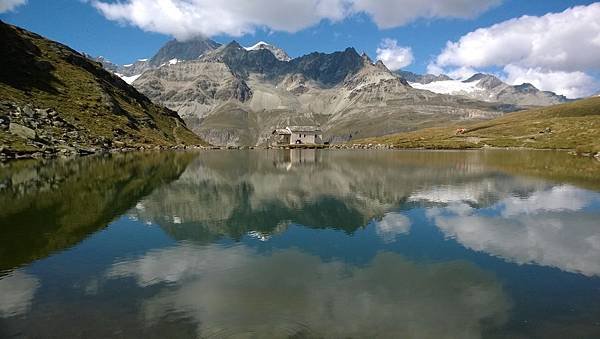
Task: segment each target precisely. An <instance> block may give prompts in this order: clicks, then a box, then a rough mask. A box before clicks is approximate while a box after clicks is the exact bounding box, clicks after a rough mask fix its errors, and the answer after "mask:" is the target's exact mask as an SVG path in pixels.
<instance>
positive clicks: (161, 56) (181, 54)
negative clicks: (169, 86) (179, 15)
mask: <svg viewBox="0 0 600 339" xmlns="http://www.w3.org/2000/svg"><path fill="white" fill-rule="evenodd" d="M219 46H221V44H219V43H218V42H215V41H213V40H210V39H206V38H202V37H198V38H195V39H191V40H187V41H178V40H171V41H169V42H167V43H166V44H165V45H164V46H163V47H162V48H161V49H160V50H159V51H158V52H157V53H156V54H155V55H154V56H153V57H152V58H151V59H150V61H149V66H150V67H160V66H161V65H164V64H166V63H168V62H169V61H170V60H173V59H177V60H195V59H198V58H200V57H201V56H202V55H203V54H204V53H206V52H209V51H212V50H214V49H217V48H219Z"/></svg>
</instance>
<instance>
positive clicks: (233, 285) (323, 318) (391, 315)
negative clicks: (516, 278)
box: [109, 244, 509, 338]
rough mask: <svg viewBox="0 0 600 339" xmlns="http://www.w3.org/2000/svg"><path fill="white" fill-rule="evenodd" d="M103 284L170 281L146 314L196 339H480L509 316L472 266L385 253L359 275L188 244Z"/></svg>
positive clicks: (278, 256)
mask: <svg viewBox="0 0 600 339" xmlns="http://www.w3.org/2000/svg"><path fill="white" fill-rule="evenodd" d="M173 266H178V267H179V269H178V270H175V271H174V270H173ZM109 276H112V277H115V276H119V277H125V276H131V277H134V278H136V279H137V281H138V283H139V284H140V285H142V286H147V285H149V284H152V283H158V282H159V281H164V282H169V283H172V282H177V283H176V284H175V286H174V287H173V288H170V289H168V290H165V291H164V292H162V293H160V294H159V295H157V296H156V297H154V298H152V299H149V300H147V301H146V302H145V304H144V307H143V311H144V316H145V318H146V320H147V321H148V322H150V323H154V322H159V321H160V320H161V319H164V317H165V316H168V315H169V314H172V313H177V314H179V315H183V316H185V317H186V318H188V319H194V320H195V321H196V323H197V324H198V332H199V333H198V335H199V336H210V335H218V336H219V337H222V336H223V337H228V336H235V335H240V334H242V333H245V334H247V333H252V334H253V335H254V336H258V337H288V336H294V335H298V336H310V337H312V336H315V337H370V336H380V337H418V338H440V337H461V338H477V337H480V336H481V332H482V331H483V330H484V328H483V327H484V326H491V327H493V326H499V325H500V324H502V323H503V322H504V321H505V320H506V316H507V313H508V309H509V305H508V302H507V299H506V296H505V294H504V293H503V291H502V289H501V286H500V285H499V284H498V283H497V282H496V281H495V280H494V279H493V278H492V277H491V276H489V275H487V274H485V273H484V272H483V271H481V270H480V269H478V268H477V267H475V266H473V265H471V264H469V263H466V262H450V263H439V264H431V265H424V266H423V265H415V264H413V263H411V262H409V261H406V260H405V259H404V258H402V257H400V256H398V255H395V254H391V253H382V254H379V255H378V256H377V257H375V258H374V259H373V261H372V262H371V263H370V264H369V265H368V266H365V267H362V266H354V265H349V264H344V263H342V262H339V261H333V262H323V261H321V259H320V258H318V257H315V256H312V255H308V254H304V253H301V252H298V251H295V250H283V251H276V252H274V253H272V255H270V256H264V255H259V254H257V253H255V252H254V251H252V250H250V249H249V248H247V247H244V246H237V247H232V248H222V247H219V246H206V247H198V246H193V245H190V244H185V245H181V246H179V247H175V248H170V249H166V250H162V251H157V252H152V253H149V254H148V255H146V256H144V257H142V258H140V259H137V260H133V261H130V262H125V263H120V264H116V265H115V267H114V268H113V270H112V271H111V272H109Z"/></svg>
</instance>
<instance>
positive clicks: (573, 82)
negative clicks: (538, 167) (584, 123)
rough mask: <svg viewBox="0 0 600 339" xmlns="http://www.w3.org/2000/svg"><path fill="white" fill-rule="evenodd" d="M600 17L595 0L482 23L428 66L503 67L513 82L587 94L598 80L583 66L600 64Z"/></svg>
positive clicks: (434, 68) (438, 69) (569, 93)
mask: <svg viewBox="0 0 600 339" xmlns="http://www.w3.org/2000/svg"><path fill="white" fill-rule="evenodd" d="M599 17H600V3H594V4H591V5H588V6H577V7H573V8H569V9H567V10H565V11H563V12H560V13H549V14H546V15H543V16H523V17H520V18H515V19H511V20H508V21H505V22H502V23H499V24H496V25H493V26H490V27H486V28H480V29H477V30H475V31H473V32H470V33H468V34H466V35H464V36H463V37H461V38H460V39H459V40H458V41H456V42H448V43H447V44H446V47H445V49H444V50H443V51H442V52H441V54H439V55H438V56H437V58H436V59H435V60H434V62H433V63H432V65H430V67H429V70H432V71H436V73H440V72H441V71H443V70H446V71H447V72H450V71H451V70H452V69H455V68H461V67H468V68H472V69H482V68H486V67H494V66H495V67H505V72H506V73H507V74H508V75H507V77H506V79H507V80H508V81H509V82H510V83H512V84H518V83H519V82H523V81H524V82H531V83H533V84H534V85H536V84H537V86H539V87H540V88H541V89H543V90H555V91H557V92H558V93H560V94H564V95H567V96H570V97H577V96H581V95H588V94H591V91H592V90H591V87H595V85H594V84H593V79H592V78H591V77H590V76H588V75H586V74H585V73H584V72H586V71H588V70H592V69H599V68H600V58H597V55H598V54H600V21H598V18H599ZM565 82H567V83H568V84H565ZM537 86H536V87H537ZM596 89H597V88H596Z"/></svg>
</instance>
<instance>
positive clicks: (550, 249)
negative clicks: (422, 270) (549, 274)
mask: <svg viewBox="0 0 600 339" xmlns="http://www.w3.org/2000/svg"><path fill="white" fill-rule="evenodd" d="M595 200H598V194H595V193H592V192H588V191H584V190H580V189H576V188H573V187H570V186H560V187H554V188H552V189H549V190H546V191H538V192H535V193H533V194H531V195H530V196H529V197H527V198H517V197H509V198H506V199H503V200H501V201H499V202H498V203H497V204H495V205H494V206H492V208H491V209H492V210H494V211H497V212H494V213H497V214H490V213H489V211H487V212H485V214H483V213H480V210H477V209H475V208H472V207H470V206H468V205H467V204H466V203H452V204H449V205H448V207H446V208H434V209H430V210H428V212H427V216H428V217H430V218H432V219H433V220H434V221H435V224H436V225H437V227H439V228H440V229H441V230H442V231H443V232H444V233H445V234H446V235H447V236H449V237H452V238H455V239H456V240H457V241H458V242H459V243H461V244H462V245H463V246H465V247H468V248H470V249H473V250H476V251H483V252H486V253H489V254H491V255H496V256H499V257H502V258H505V259H507V260H510V261H513V262H517V263H521V264H523V263H536V264H539V265H544V266H552V267H557V268H559V269H562V270H565V271H570V272H578V273H583V274H585V275H600V223H599V220H600V215H599V214H598V213H593V212H586V211H582V209H583V208H585V207H586V206H589V205H590V204H592V203H593V201H595Z"/></svg>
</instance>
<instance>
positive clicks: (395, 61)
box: [377, 39, 414, 71]
mask: <svg viewBox="0 0 600 339" xmlns="http://www.w3.org/2000/svg"><path fill="white" fill-rule="evenodd" d="M377 60H381V61H383V63H384V64H385V65H386V66H387V67H388V68H389V69H391V70H392V71H395V70H398V69H401V68H403V67H406V66H408V65H410V64H412V62H413V60H414V57H413V53H412V49H411V48H410V47H403V46H398V41H396V40H393V39H383V40H382V41H381V43H380V44H379V47H377Z"/></svg>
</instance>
